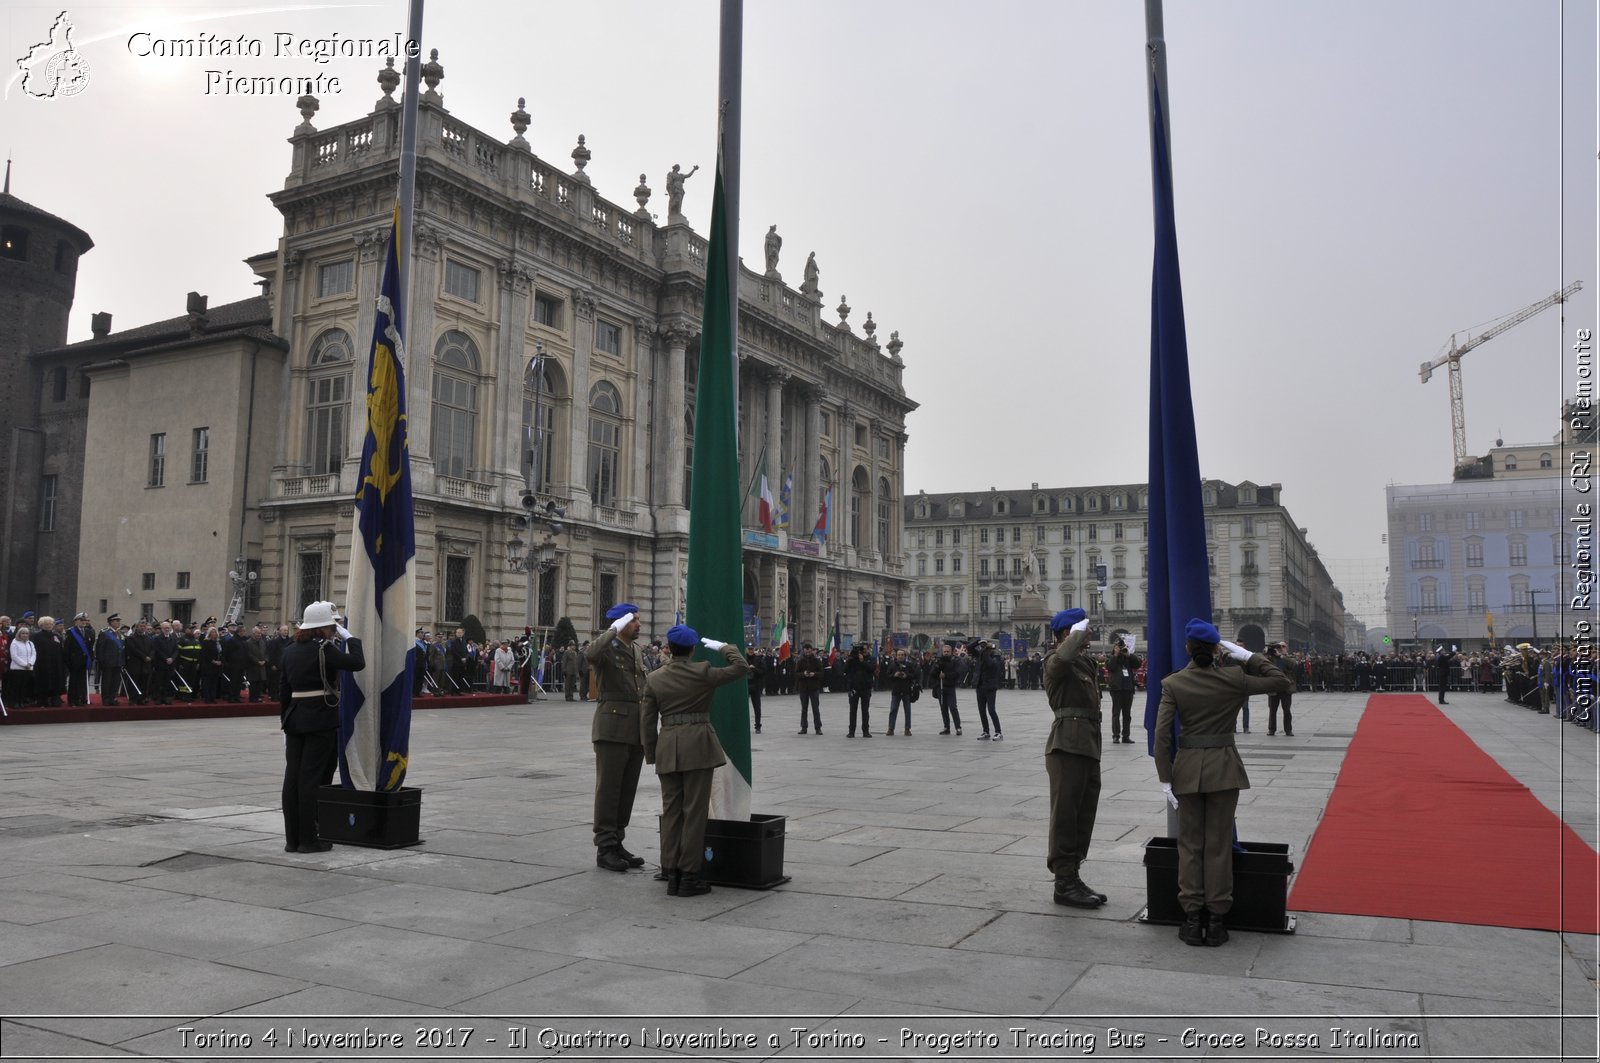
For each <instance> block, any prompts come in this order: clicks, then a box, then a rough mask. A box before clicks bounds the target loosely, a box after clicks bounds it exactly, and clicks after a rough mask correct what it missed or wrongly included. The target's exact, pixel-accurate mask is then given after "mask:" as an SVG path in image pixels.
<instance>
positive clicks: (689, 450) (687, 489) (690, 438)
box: [683, 396, 804, 519]
mask: <svg viewBox="0 0 1600 1063" xmlns="http://www.w3.org/2000/svg"><path fill="white" fill-rule="evenodd" d="M693 497H694V398H693V397H692V396H691V397H690V399H689V405H688V407H686V408H685V409H684V411H683V502H684V505H688V504H689V500H690V499H691V498H693ZM801 519H804V517H803V516H802V518H801Z"/></svg>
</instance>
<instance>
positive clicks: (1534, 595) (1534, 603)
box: [1528, 590, 1553, 649]
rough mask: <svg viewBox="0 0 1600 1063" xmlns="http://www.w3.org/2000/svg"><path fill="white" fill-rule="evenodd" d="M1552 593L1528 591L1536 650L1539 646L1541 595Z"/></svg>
mask: <svg viewBox="0 0 1600 1063" xmlns="http://www.w3.org/2000/svg"><path fill="white" fill-rule="evenodd" d="M1551 593H1553V592H1552V591H1547V590H1545V591H1535V590H1530V591H1528V612H1529V613H1530V614H1532V616H1533V645H1534V648H1535V649H1537V648H1538V646H1539V595H1541V594H1551Z"/></svg>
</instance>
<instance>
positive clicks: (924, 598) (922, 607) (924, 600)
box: [917, 591, 928, 613]
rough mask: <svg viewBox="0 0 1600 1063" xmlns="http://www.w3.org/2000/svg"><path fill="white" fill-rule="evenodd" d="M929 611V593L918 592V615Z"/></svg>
mask: <svg viewBox="0 0 1600 1063" xmlns="http://www.w3.org/2000/svg"><path fill="white" fill-rule="evenodd" d="M927 611H928V592H927V591H918V592H917V612H918V613H926V612H927Z"/></svg>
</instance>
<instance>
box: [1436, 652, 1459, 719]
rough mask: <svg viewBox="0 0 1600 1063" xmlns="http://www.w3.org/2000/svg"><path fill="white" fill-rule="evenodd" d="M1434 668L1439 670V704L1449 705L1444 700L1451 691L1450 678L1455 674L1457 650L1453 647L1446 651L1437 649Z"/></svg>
mask: <svg viewBox="0 0 1600 1063" xmlns="http://www.w3.org/2000/svg"><path fill="white" fill-rule="evenodd" d="M1433 666H1434V667H1435V668H1436V669H1438V680H1439V704H1441V705H1448V704H1449V702H1447V701H1445V700H1444V696H1445V694H1446V693H1447V692H1448V691H1449V690H1450V677H1451V675H1453V674H1454V673H1455V667H1456V648H1455V647H1454V646H1451V647H1450V648H1449V649H1446V648H1445V647H1443V646H1440V647H1438V648H1437V649H1435V650H1434V651H1433Z"/></svg>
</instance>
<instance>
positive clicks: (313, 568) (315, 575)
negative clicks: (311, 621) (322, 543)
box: [295, 552, 322, 612]
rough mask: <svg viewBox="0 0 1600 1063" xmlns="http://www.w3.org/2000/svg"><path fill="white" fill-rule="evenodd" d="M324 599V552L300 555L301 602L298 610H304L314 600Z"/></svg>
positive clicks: (297, 606) (296, 608) (297, 607)
mask: <svg viewBox="0 0 1600 1063" xmlns="http://www.w3.org/2000/svg"><path fill="white" fill-rule="evenodd" d="M321 600H322V554H321V552H313V553H309V554H301V555H300V603H299V604H298V605H296V606H295V611H296V612H302V611H304V609H305V607H306V606H308V605H310V604H311V603H312V602H320V601H321Z"/></svg>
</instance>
